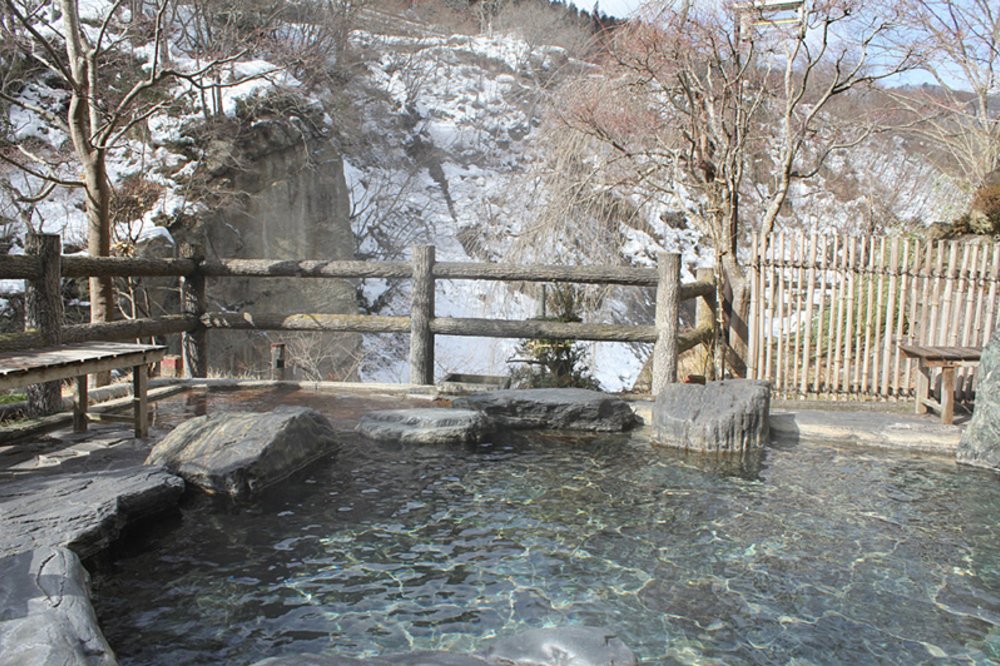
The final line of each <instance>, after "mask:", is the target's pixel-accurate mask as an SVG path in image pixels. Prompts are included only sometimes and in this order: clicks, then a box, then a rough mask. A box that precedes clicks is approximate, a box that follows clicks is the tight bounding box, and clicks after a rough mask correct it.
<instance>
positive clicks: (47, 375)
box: [0, 342, 167, 437]
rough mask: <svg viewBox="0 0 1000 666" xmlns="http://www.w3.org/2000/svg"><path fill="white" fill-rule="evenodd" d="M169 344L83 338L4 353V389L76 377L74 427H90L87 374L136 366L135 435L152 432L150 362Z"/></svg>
mask: <svg viewBox="0 0 1000 666" xmlns="http://www.w3.org/2000/svg"><path fill="white" fill-rule="evenodd" d="M166 352H167V348H166V347H163V346H161V345H136V344H126V343H119V342H81V343H77V344H68V345H57V346H55V347H45V348H40V349H32V350H27V351H23V352H8V353H4V354H0V390H7V389H14V388H21V387H23V386H30V385H31V384H41V383H44V382H50V381H57V380H62V379H71V378H73V377H76V397H75V400H74V403H73V429H74V430H75V431H77V432H83V431H85V430H86V429H87V420H88V419H87V375H88V374H91V373H94V372H105V371H108V370H115V369H118V368H131V369H132V411H133V418H134V421H135V436H136V437H146V436H148V435H149V416H148V410H149V403H148V400H147V399H146V386H147V383H148V372H147V366H148V365H149V364H151V363H158V362H159V361H161V360H163V356H164V355H165V354H166Z"/></svg>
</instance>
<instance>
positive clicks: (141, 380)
mask: <svg viewBox="0 0 1000 666" xmlns="http://www.w3.org/2000/svg"><path fill="white" fill-rule="evenodd" d="M148 383H149V382H148V372H147V369H146V364H145V363H144V364H142V365H137V366H135V367H133V368H132V413H133V416H134V417H135V436H136V437H142V438H144V439H145V438H146V437H148V436H149V402H148V400H147V399H146V387H147V384H148Z"/></svg>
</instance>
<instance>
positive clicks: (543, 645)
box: [483, 627, 637, 666]
mask: <svg viewBox="0 0 1000 666" xmlns="http://www.w3.org/2000/svg"><path fill="white" fill-rule="evenodd" d="M483 656H484V657H485V659H486V661H487V662H488V663H490V664H496V665H500V664H502V665H503V666H563V665H564V664H565V666H634V664H636V663H637V662H636V659H635V655H634V654H632V651H631V650H629V649H628V646H626V645H625V643H623V642H622V641H621V639H619V638H618V636H617V635H615V632H613V631H609V630H607V629H601V628H598V627H552V628H551V629H532V630H530V631H525V632H523V633H520V634H515V635H514V636H510V637H508V638H503V639H501V640H499V641H497V642H496V643H494V644H493V646H492V647H490V649H489V650H487V651H486V653H485V654H484V655H483Z"/></svg>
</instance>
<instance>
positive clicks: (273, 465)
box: [146, 407, 337, 498]
mask: <svg viewBox="0 0 1000 666" xmlns="http://www.w3.org/2000/svg"><path fill="white" fill-rule="evenodd" d="M336 443H337V435H336V432H335V431H334V429H333V426H332V425H331V424H330V421H329V420H328V419H327V418H326V417H325V416H323V415H322V414H320V413H319V412H317V411H316V410H314V409H309V408H307V407H279V408H278V409H275V410H273V411H271V412H221V413H218V414H212V415H208V416H198V417H195V418H193V419H190V420H189V421H185V422H184V423H182V424H181V425H179V426H177V427H176V428H174V429H173V430H172V431H171V432H170V434H168V435H167V436H166V437H164V438H163V439H162V440H160V442H159V443H157V444H156V445H155V446H154V447H153V450H152V451H150V453H149V457H147V458H146V463H147V464H150V465H163V466H164V467H166V468H167V469H168V470H170V471H171V472H173V473H175V474H178V475H179V476H181V477H183V478H184V480H185V481H187V482H188V483H190V484H192V485H195V486H197V487H199V488H201V489H202V490H204V491H206V492H208V493H211V494H215V493H218V494H223V495H229V496H230V497H236V498H240V497H247V496H249V495H252V494H253V493H254V492H257V491H259V490H261V489H263V488H266V487H267V486H270V485H273V484H275V483H277V482H278V481H281V480H282V479H284V478H286V477H287V476H288V475H289V474H291V473H293V472H295V471H296V470H298V469H301V468H302V467H303V466H305V465H306V464H307V463H309V462H311V461H313V460H315V459H317V458H319V457H321V456H324V455H327V454H329V453H331V452H333V450H334V448H335V446H336Z"/></svg>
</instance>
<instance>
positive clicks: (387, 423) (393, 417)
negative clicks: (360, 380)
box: [358, 408, 492, 444]
mask: <svg viewBox="0 0 1000 666" xmlns="http://www.w3.org/2000/svg"><path fill="white" fill-rule="evenodd" d="M491 425H492V424H491V423H490V420H489V419H488V418H487V417H486V415H485V414H483V413H482V412H477V411H476V410H473V409H445V408H437V409H436V408H425V409H385V410H380V411H376V412H368V413H367V414H365V415H364V416H362V417H361V422H360V423H358V432H360V433H361V434H362V435H364V436H365V437H369V438H371V439H374V440H376V441H378V442H401V443H403V444H465V443H473V442H479V441H481V440H482V438H483V437H484V436H486V435H487V434H489V432H490V430H491V429H492V428H491Z"/></svg>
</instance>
